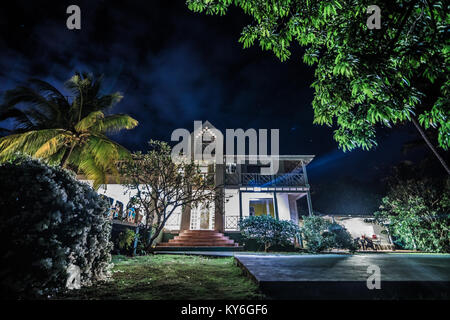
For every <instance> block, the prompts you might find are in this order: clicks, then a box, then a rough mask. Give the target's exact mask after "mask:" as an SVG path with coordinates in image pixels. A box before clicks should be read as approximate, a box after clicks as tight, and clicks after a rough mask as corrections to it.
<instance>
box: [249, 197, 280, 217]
mask: <svg viewBox="0 0 450 320" xmlns="http://www.w3.org/2000/svg"><path fill="white" fill-rule="evenodd" d="M249 212H250V215H251V216H252V215H253V216H262V215H270V216H272V217H275V211H274V206H273V199H251V200H250V202H249Z"/></svg>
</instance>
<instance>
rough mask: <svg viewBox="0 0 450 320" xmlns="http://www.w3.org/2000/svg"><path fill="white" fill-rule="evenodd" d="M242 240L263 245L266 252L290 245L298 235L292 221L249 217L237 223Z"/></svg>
mask: <svg viewBox="0 0 450 320" xmlns="http://www.w3.org/2000/svg"><path fill="white" fill-rule="evenodd" d="M239 227H240V230H241V234H242V236H243V237H244V239H253V240H255V241H256V242H257V243H259V244H260V245H264V251H265V252H267V251H269V249H270V248H271V247H273V246H275V245H282V246H283V245H292V243H293V242H294V240H295V238H296V237H297V235H299V233H300V229H299V227H298V226H297V225H296V224H295V223H293V222H292V221H285V220H278V219H275V218H273V217H271V216H268V215H262V216H251V217H248V218H246V219H244V220H242V221H241V222H240V223H239Z"/></svg>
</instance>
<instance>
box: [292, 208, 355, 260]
mask: <svg viewBox="0 0 450 320" xmlns="http://www.w3.org/2000/svg"><path fill="white" fill-rule="evenodd" d="M301 232H302V234H303V239H304V240H305V241H306V246H307V248H308V251H310V252H313V253H317V252H321V251H324V250H328V249H332V248H335V249H348V250H350V251H351V252H354V251H356V249H357V247H356V244H355V243H354V240H353V238H352V236H351V235H350V233H349V232H348V231H347V229H345V228H344V227H343V226H341V225H339V224H337V223H335V222H333V223H332V222H330V221H328V220H325V219H324V218H322V217H319V216H312V217H305V218H304V223H303V227H302V229H301Z"/></svg>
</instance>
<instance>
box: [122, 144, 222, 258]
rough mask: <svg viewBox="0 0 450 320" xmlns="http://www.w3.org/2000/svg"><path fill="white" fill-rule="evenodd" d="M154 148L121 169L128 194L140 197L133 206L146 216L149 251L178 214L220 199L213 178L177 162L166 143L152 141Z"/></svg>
mask: <svg viewBox="0 0 450 320" xmlns="http://www.w3.org/2000/svg"><path fill="white" fill-rule="evenodd" d="M150 147H151V150H150V151H149V152H147V153H142V152H137V153H134V154H133V155H132V159H131V160H128V161H125V162H123V163H122V164H121V165H120V169H119V171H120V172H121V175H122V177H123V179H124V185H125V186H126V188H127V190H128V191H131V192H134V193H135V194H136V195H135V196H133V197H132V199H131V204H132V205H133V206H136V207H138V208H140V210H141V211H142V212H143V214H144V216H145V228H146V229H147V230H149V234H148V237H147V241H146V249H147V251H148V250H150V249H151V247H152V245H153V244H154V242H155V239H156V238H157V237H158V235H159V234H160V233H161V231H162V230H163V228H164V226H165V224H166V222H167V221H168V219H169V218H170V217H171V215H172V214H173V213H174V212H175V211H177V210H179V209H183V208H185V207H186V206H189V207H191V208H192V207H196V206H199V205H204V206H206V207H208V206H209V205H211V204H213V203H214V202H215V201H216V199H218V197H220V192H218V190H217V188H218V187H217V186H215V184H214V179H213V176H211V175H208V174H204V173H202V172H201V171H200V168H199V166H198V165H197V164H196V163H194V162H193V160H191V159H185V161H178V162H175V161H173V159H172V157H171V148H170V146H169V145H168V144H167V143H165V142H161V141H154V140H151V141H150Z"/></svg>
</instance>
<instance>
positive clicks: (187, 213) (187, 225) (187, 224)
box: [180, 205, 191, 232]
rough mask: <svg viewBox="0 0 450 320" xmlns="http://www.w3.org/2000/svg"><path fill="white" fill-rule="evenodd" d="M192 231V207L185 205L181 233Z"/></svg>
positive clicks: (182, 213)
mask: <svg viewBox="0 0 450 320" xmlns="http://www.w3.org/2000/svg"><path fill="white" fill-rule="evenodd" d="M190 229H191V206H190V205H185V206H184V208H183V211H182V212H181V222H180V232H181V231H184V230H190Z"/></svg>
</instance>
